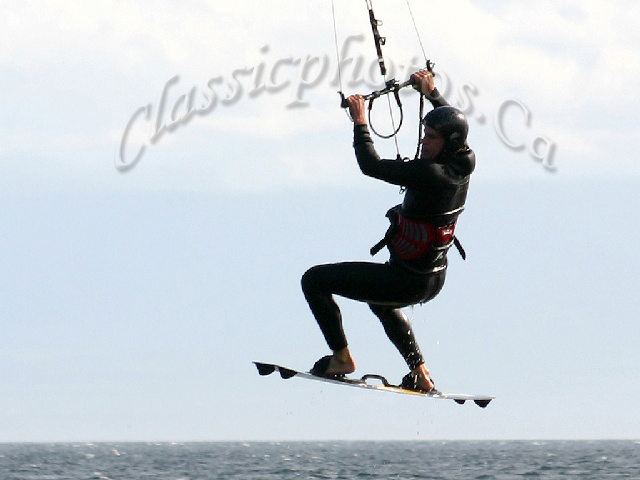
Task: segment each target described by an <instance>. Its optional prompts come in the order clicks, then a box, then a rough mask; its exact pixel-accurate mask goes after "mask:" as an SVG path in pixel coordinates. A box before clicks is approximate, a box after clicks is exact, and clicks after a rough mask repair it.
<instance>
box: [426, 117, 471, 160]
mask: <svg viewBox="0 0 640 480" xmlns="http://www.w3.org/2000/svg"><path fill="white" fill-rule="evenodd" d="M422 123H423V124H424V125H425V126H426V127H431V128H433V129H434V130H435V131H436V132H438V133H439V134H440V135H442V136H443V137H444V141H445V144H444V148H445V150H447V151H450V152H455V151H456V150H459V149H460V148H462V147H463V146H464V144H465V143H466V142H467V133H469V124H468V123H467V119H466V117H465V116H464V113H462V112H461V111H460V110H458V109H457V108H454V107H450V106H446V107H438V108H434V109H433V110H431V111H430V112H429V113H427V114H426V115H425V117H424V120H422Z"/></svg>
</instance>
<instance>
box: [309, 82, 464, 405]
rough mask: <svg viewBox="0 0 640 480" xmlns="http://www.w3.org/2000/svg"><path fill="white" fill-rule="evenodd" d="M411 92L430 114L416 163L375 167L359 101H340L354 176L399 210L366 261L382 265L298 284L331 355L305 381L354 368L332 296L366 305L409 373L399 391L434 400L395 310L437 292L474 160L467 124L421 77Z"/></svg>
mask: <svg viewBox="0 0 640 480" xmlns="http://www.w3.org/2000/svg"><path fill="white" fill-rule="evenodd" d="M411 79H412V80H413V86H414V88H415V89H416V90H419V91H420V92H421V93H422V94H424V95H426V97H427V98H428V99H429V100H430V102H431V104H432V106H433V107H434V108H433V110H431V111H430V112H429V113H428V114H427V115H426V116H425V117H424V119H423V120H422V121H423V124H424V128H425V130H424V136H423V138H422V140H421V151H420V156H419V158H416V159H414V160H410V161H404V162H403V161H398V160H383V159H380V157H379V156H378V154H377V153H376V151H375V149H374V146H373V140H372V139H371V136H370V134H369V130H368V126H367V121H366V115H365V105H364V99H363V98H362V96H360V95H353V96H351V97H349V98H348V99H347V102H348V105H349V113H350V114H351V118H352V119H353V123H354V140H353V147H354V150H355V155H356V159H357V161H358V165H359V167H360V170H361V171H362V173H364V174H365V175H367V176H370V177H373V178H376V179H379V180H382V181H385V182H387V183H391V184H394V185H400V186H402V187H404V188H405V189H406V190H405V194H404V199H403V203H402V204H401V205H397V206H395V207H393V208H391V209H390V210H389V211H388V212H387V217H388V218H389V220H390V222H391V226H390V227H389V230H388V231H387V233H386V234H385V237H384V239H383V240H381V241H380V242H379V243H378V244H377V245H376V246H374V247H373V248H372V254H374V253H376V252H377V251H378V250H380V249H381V248H382V247H383V246H387V248H388V249H389V252H390V258H389V261H387V262H386V263H372V262H342V263H333V264H326V265H317V266H314V267H312V268H310V269H309V270H307V272H305V274H304V275H303V276H302V282H301V283H302V290H303V292H304V295H305V298H306V300H307V302H308V303H309V307H310V308H311V311H312V313H313V315H314V317H315V319H316V320H317V322H318V325H319V326H320V329H321V331H322V333H323V335H324V338H325V340H326V342H327V344H328V346H329V348H330V349H331V350H332V352H333V353H332V355H327V356H325V357H322V358H321V359H320V360H318V361H317V362H316V363H315V365H314V366H313V368H312V369H311V373H313V374H315V375H320V376H328V377H340V376H343V375H345V374H349V373H352V372H354V371H355V369H356V364H355V361H354V358H353V356H352V355H351V352H350V350H349V347H348V344H347V339H346V337H345V334H344V331H343V328H342V317H341V313H340V309H339V307H338V305H337V304H336V302H335V300H334V298H333V295H339V296H342V297H346V298H350V299H352V300H357V301H361V302H366V303H367V304H368V305H369V307H370V308H371V310H372V311H373V313H374V314H375V315H376V316H377V317H378V318H379V319H380V321H381V322H382V325H383V327H384V330H385V332H386V334H387V336H388V337H389V339H390V340H391V342H392V343H393V344H394V345H395V347H396V348H397V349H398V350H399V352H400V353H401V354H402V356H403V358H404V360H405V361H406V363H407V365H408V367H409V369H410V372H409V374H407V375H406V376H405V377H404V378H403V379H402V386H403V387H405V388H410V389H414V390H419V391H421V392H430V393H434V392H437V390H435V386H434V382H433V379H432V378H431V375H430V373H429V370H428V368H427V366H426V364H425V361H424V358H423V356H422V354H421V352H420V348H419V346H418V343H417V340H416V338H415V335H414V333H413V330H412V328H411V325H410V323H409V320H408V318H407V317H406V315H405V314H404V313H403V312H402V310H401V308H403V307H406V306H409V305H415V304H418V303H420V304H422V303H425V302H428V301H429V300H431V299H433V298H434V297H435V296H436V295H437V294H438V293H439V292H440V290H441V289H442V286H443V285H444V281H445V273H446V268H447V250H448V248H449V247H450V246H451V245H452V244H454V241H455V244H456V246H457V247H458V248H459V250H460V252H461V254H463V253H464V252H463V251H462V249H461V247H460V244H459V242H457V239H455V237H454V229H455V225H456V220H457V218H458V215H460V213H461V212H462V210H463V208H464V203H465V200H466V196H467V188H468V184H469V177H470V175H471V173H472V172H473V170H474V167H475V155H474V153H473V151H472V150H471V149H470V148H469V147H468V145H467V142H466V140H467V132H468V124H467V121H466V118H465V116H464V115H463V113H462V112H460V111H459V110H457V109H455V108H453V107H451V106H449V105H448V103H447V102H446V100H445V99H444V98H443V97H442V96H441V95H440V93H439V92H438V90H437V89H436V87H435V83H434V79H433V75H432V74H431V72H429V71H426V70H424V71H420V72H417V73H414V74H413V75H412V77H411Z"/></svg>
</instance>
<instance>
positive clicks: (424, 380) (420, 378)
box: [411, 363, 435, 392]
mask: <svg viewBox="0 0 640 480" xmlns="http://www.w3.org/2000/svg"><path fill="white" fill-rule="evenodd" d="M411 372H412V373H413V374H415V375H416V388H418V389H420V390H424V391H425V392H430V391H431V390H433V389H434V388H435V385H434V383H433V380H431V374H430V373H429V370H427V367H426V365H425V364H424V363H423V364H421V365H420V366H419V367H417V368H414V369H413V370H412V371H411Z"/></svg>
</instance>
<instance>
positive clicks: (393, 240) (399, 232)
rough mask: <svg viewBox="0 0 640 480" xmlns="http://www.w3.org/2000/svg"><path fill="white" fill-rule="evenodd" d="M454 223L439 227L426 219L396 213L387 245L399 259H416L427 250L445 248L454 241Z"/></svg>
mask: <svg viewBox="0 0 640 480" xmlns="http://www.w3.org/2000/svg"><path fill="white" fill-rule="evenodd" d="M455 228H456V224H455V222H454V223H451V224H449V225H444V226H441V227H438V226H435V225H433V224H432V223H429V222H428V221H426V220H419V219H412V218H407V217H404V216H403V215H397V217H396V222H395V225H394V228H393V231H392V235H391V236H390V238H388V240H387V241H388V244H389V247H390V248H391V249H392V250H393V252H394V253H395V254H396V255H397V256H398V258H400V259H401V260H416V259H418V258H420V257H422V256H423V255H424V254H426V253H427V252H428V251H429V250H446V249H447V248H449V247H450V246H451V244H452V243H453V241H454V231H455Z"/></svg>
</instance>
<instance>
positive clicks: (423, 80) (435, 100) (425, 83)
mask: <svg viewBox="0 0 640 480" xmlns="http://www.w3.org/2000/svg"><path fill="white" fill-rule="evenodd" d="M411 80H412V81H413V88H415V89H416V90H417V91H419V92H420V93H422V94H423V95H424V96H426V97H427V99H429V101H430V102H431V105H432V106H433V108H438V107H445V106H447V105H449V103H448V102H447V101H446V100H445V99H444V97H443V96H442V95H441V94H440V92H439V91H438V89H437V88H436V83H435V80H434V78H433V73H431V72H430V71H428V70H420V71H419V72H416V73H414V74H413V75H411Z"/></svg>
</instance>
